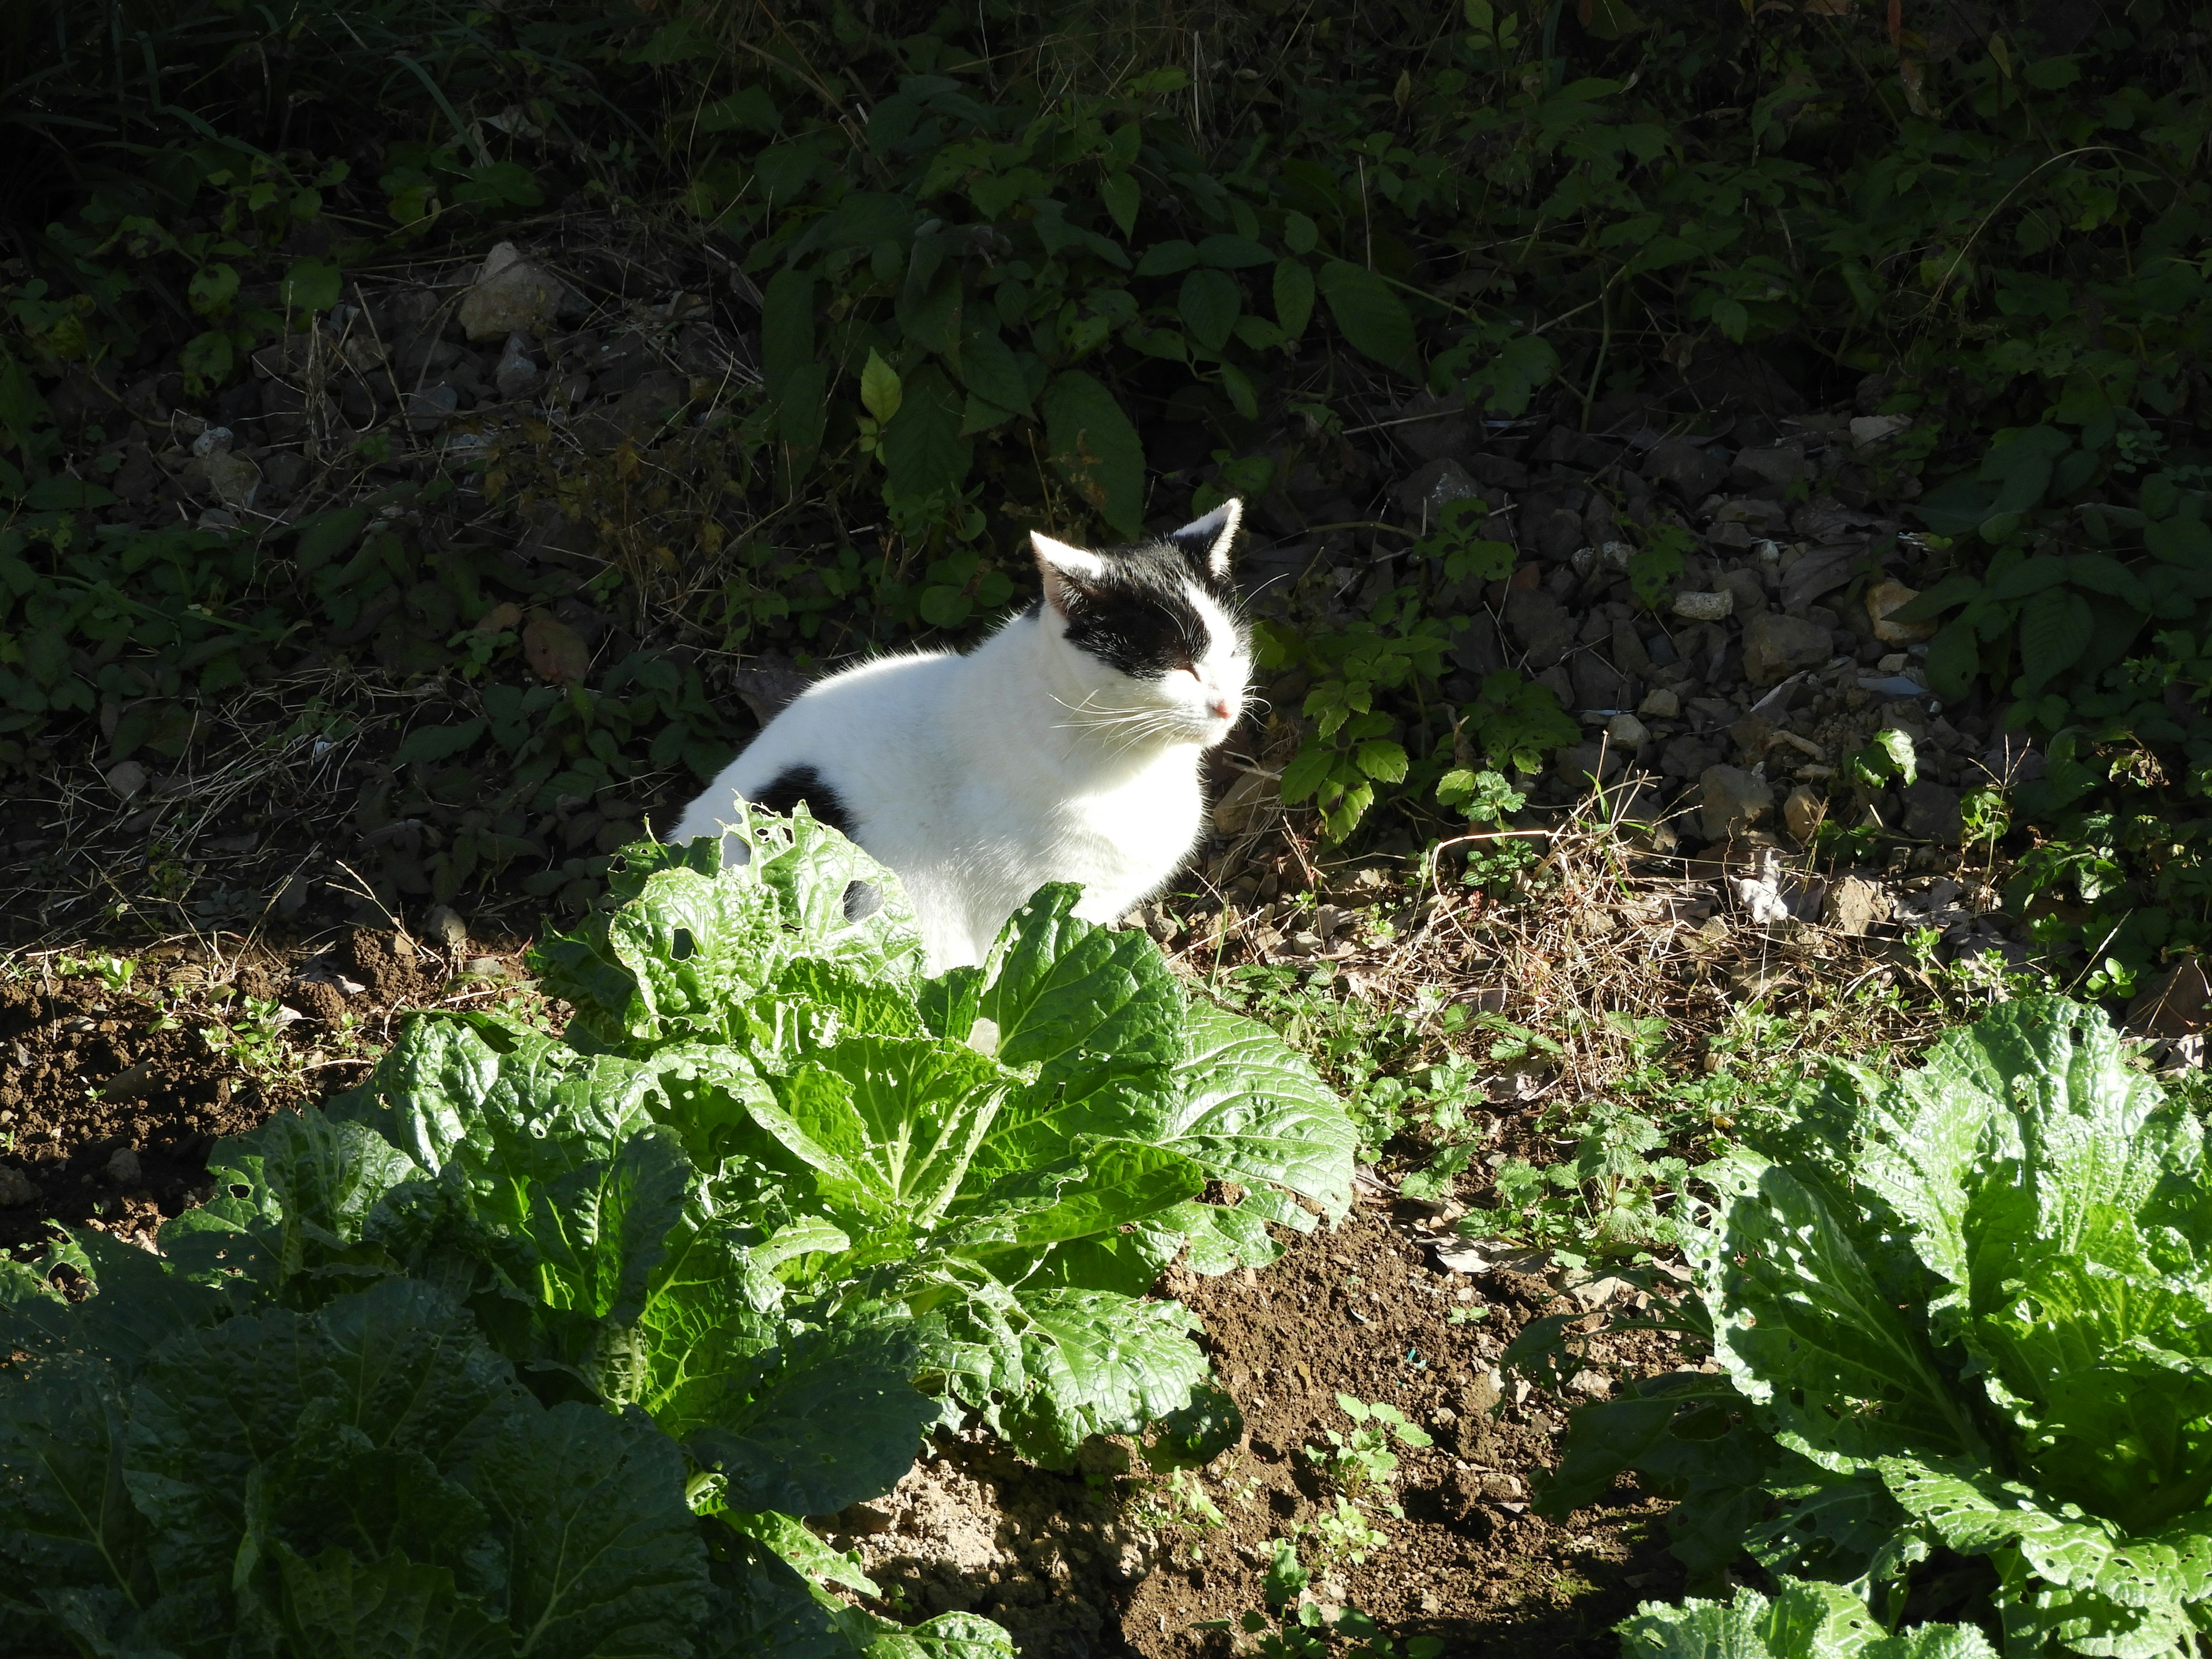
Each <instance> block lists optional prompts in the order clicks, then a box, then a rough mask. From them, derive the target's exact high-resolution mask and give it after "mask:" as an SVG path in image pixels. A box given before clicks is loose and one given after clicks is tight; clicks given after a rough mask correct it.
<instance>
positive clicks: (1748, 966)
mask: <svg viewBox="0 0 2212 1659" xmlns="http://www.w3.org/2000/svg"><path fill="white" fill-rule="evenodd" d="M1789 978H1790V970H1789V969H1787V968H1786V967H1784V966H1783V965H1782V964H1781V963H1778V962H1746V963H1738V964H1737V965H1736V966H1735V967H1733V968H1731V969H1729V971H1728V987H1729V995H1730V996H1733V997H1735V998H1738V999H1740V1000H1742V1001H1745V1002H1755V1001H1757V1000H1759V998H1760V997H1764V996H1771V995H1772V994H1774V993H1775V992H1777V991H1778V990H1780V989H1781V988H1782V987H1784V985H1785V984H1786V983H1788V981H1789Z"/></svg>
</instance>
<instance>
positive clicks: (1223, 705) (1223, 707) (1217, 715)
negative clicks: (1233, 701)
mask: <svg viewBox="0 0 2212 1659" xmlns="http://www.w3.org/2000/svg"><path fill="white" fill-rule="evenodd" d="M1206 712H1207V713H1208V714H1212V716H1213V718H1214V719H1216V720H1227V719H1228V718H1229V699H1228V698H1226V697H1216V698H1215V699H1214V700H1213V701H1212V702H1210V703H1208V704H1206Z"/></svg>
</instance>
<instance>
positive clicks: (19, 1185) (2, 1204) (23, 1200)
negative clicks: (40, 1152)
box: [0, 1164, 44, 1210]
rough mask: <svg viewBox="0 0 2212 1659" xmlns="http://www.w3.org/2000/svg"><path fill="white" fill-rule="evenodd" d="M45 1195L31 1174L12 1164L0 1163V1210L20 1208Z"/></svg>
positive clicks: (33, 1202) (35, 1201)
mask: <svg viewBox="0 0 2212 1659" xmlns="http://www.w3.org/2000/svg"><path fill="white" fill-rule="evenodd" d="M43 1196H44V1194H41V1193H40V1191H39V1187H38V1183H37V1182H34V1181H33V1180H32V1179H31V1177H30V1176H27V1175H25V1174H24V1173H23V1172H22V1171H21V1170H19V1169H17V1168H16V1167H15V1165H14V1164H0V1210H20V1209H21V1208H22V1207H23V1206H25V1205H27V1204H35V1203H37V1202H38V1201H39V1200H40V1198H41V1197H43Z"/></svg>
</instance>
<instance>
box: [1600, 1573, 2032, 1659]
mask: <svg viewBox="0 0 2212 1659" xmlns="http://www.w3.org/2000/svg"><path fill="white" fill-rule="evenodd" d="M1620 1651H1621V1654H1622V1656H1623V1659H1708V1656H1718V1655H1722V1654H1726V1655H1729V1656H1730V1659H1996V1649H1995V1648H1993V1647H1991V1646H1990V1640H1989V1638H1987V1637H1986V1636H1984V1635H1983V1634H1982V1632H1980V1631H1978V1630H1977V1629H1976V1628H1975V1627H1974V1626H1972V1625H1915V1626H1911V1628H1909V1629H1906V1630H1902V1631H1898V1632H1894V1633H1893V1632H1889V1631H1887V1630H1884V1629H1883V1628H1882V1626H1881V1625H1879V1624H1877V1623H1875V1620H1872V1619H1870V1618H1869V1617H1868V1616H1867V1610H1866V1607H1865V1606H1864V1605H1863V1603H1862V1602H1861V1601H1859V1599H1858V1598H1857V1596H1855V1595H1852V1594H1851V1593H1850V1591H1849V1590H1847V1589H1844V1588H1843V1587H1842V1586H1841V1585H1838V1584H1822V1583H1802V1582H1801V1581H1799V1580H1797V1579H1794V1578H1784V1579H1782V1580H1780V1581H1779V1584H1778V1589H1777V1590H1776V1592H1775V1595H1774V1596H1773V1597H1772V1599H1771V1600H1770V1599H1769V1598H1767V1597H1766V1596H1764V1595H1760V1594H1759V1592H1758V1591H1757V1590H1753V1589H1740V1590H1738V1591H1737V1592H1736V1593H1735V1601H1727V1602H1716V1601H1696V1600H1692V1601H1685V1602H1682V1603H1681V1604H1680V1605H1679V1606H1675V1607H1668V1606H1666V1605H1663V1604H1662V1603H1660V1602H1656V1601H1647V1602H1645V1603H1644V1606H1643V1607H1642V1608H1641V1609H1639V1610H1638V1613H1636V1615H1635V1616H1634V1617H1633V1618H1631V1619H1628V1620H1624V1621H1623V1622H1622V1624H1621V1626H1620Z"/></svg>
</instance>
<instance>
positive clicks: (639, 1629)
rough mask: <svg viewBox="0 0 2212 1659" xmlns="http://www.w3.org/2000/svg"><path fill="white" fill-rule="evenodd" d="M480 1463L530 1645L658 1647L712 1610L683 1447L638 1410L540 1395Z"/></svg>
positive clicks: (617, 1649) (679, 1637)
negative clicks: (546, 1401)
mask: <svg viewBox="0 0 2212 1659" xmlns="http://www.w3.org/2000/svg"><path fill="white" fill-rule="evenodd" d="M472 1474H473V1476H474V1485H475V1486H476V1488H477V1492H478V1493H479V1495H480V1496H481V1498H482V1499H483V1504H484V1507H485V1509H486V1510H487V1511H488V1512H489V1515H490V1516H491V1519H492V1524H493V1526H494V1527H495V1528H497V1529H498V1530H499V1532H500V1533H501V1534H503V1536H504V1539H505V1541H506V1548H505V1551H504V1553H503V1554H504V1559H502V1560H501V1564H500V1565H501V1568H502V1570H503V1571H502V1572H501V1577H502V1578H503V1579H504V1581H505V1592H506V1594H505V1610H506V1614H507V1622H508V1623H509V1624H510V1625H512V1626H514V1627H515V1628H516V1629H517V1630H519V1631H520V1632H526V1635H527V1637H528V1638H530V1639H531V1642H532V1645H533V1646H535V1647H538V1648H542V1649H543V1650H545V1651H547V1652H556V1653H562V1652H565V1653H583V1654H592V1655H599V1656H606V1659H631V1656H635V1659H657V1656H662V1655H665V1654H667V1653H668V1652H669V1651H670V1650H671V1649H673V1648H674V1647H675V1646H676V1645H677V1644H678V1643H681V1642H682V1641H683V1640H684V1636H685V1633H686V1632H688V1631H689V1630H690V1628H691V1627H692V1626H694V1625H696V1622H697V1620H698V1619H699V1618H700V1616H701V1614H702V1613H703V1612H704V1611H705V1603H706V1589H707V1561H706V1550H705V1548H704V1547H703V1545H702V1542H701V1540H700V1537H699V1532H698V1528H697V1524H696V1522H694V1521H693V1519H692V1517H691V1514H690V1510H689V1508H688V1507H687V1506H686V1505H685V1504H684V1461H683V1456H682V1455H681V1454H680V1453H679V1452H678V1450H677V1449H676V1447H675V1446H674V1444H673V1443H671V1442H670V1441H668V1440H667V1439H666V1438H665V1437H662V1436H660V1435H658V1434H655V1433H653V1431H651V1430H650V1429H649V1428H647V1427H646V1426H644V1425H643V1424H642V1423H641V1422H640V1421H639V1420H637V1419H634V1418H621V1417H615V1416H612V1415H611V1414H609V1413H606V1412H605V1411H602V1410H600V1409H599V1407H594V1406H586V1405H581V1404H579V1403H576V1402H574V1401H571V1402H568V1403H567V1404H563V1405H559V1406H556V1407H553V1408H552V1409H551V1410H550V1411H544V1410H541V1409H540V1408H538V1407H537V1406H536V1405H535V1403H534V1402H533V1403H532V1404H531V1405H529V1406H526V1407H523V1408H522V1409H520V1411H518V1412H516V1413H514V1414H513V1415H512V1416H511V1417H509V1418H508V1419H507V1420H506V1421H505V1422H504V1423H502V1424H501V1426H500V1429H499V1431H497V1433H496V1434H495V1436H494V1437H493V1439H492V1441H491V1443H490V1444H489V1445H488V1446H486V1447H485V1448H484V1449H483V1451H482V1452H481V1453H479V1454H478V1455H477V1458H476V1461H475V1465H474V1468H473V1470H472Z"/></svg>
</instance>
